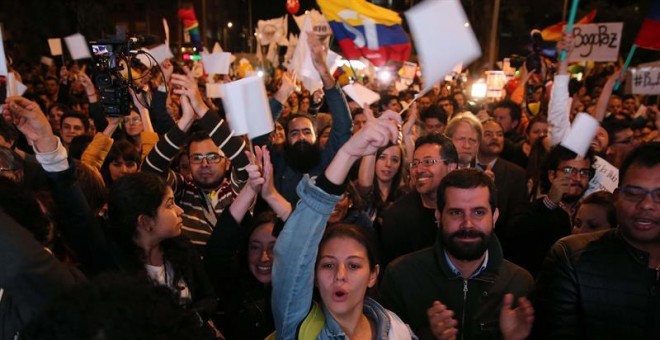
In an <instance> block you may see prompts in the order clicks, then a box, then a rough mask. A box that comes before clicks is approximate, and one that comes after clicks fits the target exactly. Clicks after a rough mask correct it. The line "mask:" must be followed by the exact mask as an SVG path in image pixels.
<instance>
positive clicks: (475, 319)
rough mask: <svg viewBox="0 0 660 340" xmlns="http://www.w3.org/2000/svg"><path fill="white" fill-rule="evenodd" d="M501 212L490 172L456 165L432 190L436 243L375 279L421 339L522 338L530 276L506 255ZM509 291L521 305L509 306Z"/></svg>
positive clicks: (528, 315)
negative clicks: (499, 233)
mask: <svg viewBox="0 0 660 340" xmlns="http://www.w3.org/2000/svg"><path fill="white" fill-rule="evenodd" d="M498 216H499V212H498V210H497V193H496V189H495V183H494V182H493V180H492V179H491V178H490V177H489V176H488V175H486V174H484V173H483V172H482V171H479V170H476V169H460V170H456V171H453V172H451V173H449V174H448V175H447V176H445V177H444V178H443V179H442V182H441V183H440V186H439V187H438V190H437V210H436V217H437V219H438V221H439V227H440V232H439V233H438V236H437V239H436V243H435V245H433V246H432V247H430V248H426V249H423V250H420V251H418V252H415V253H411V254H408V255H404V256H402V257H400V258H398V259H396V260H394V261H393V262H392V263H390V265H389V266H388V267H387V269H386V270H385V275H384V277H383V281H382V284H381V287H380V295H381V300H382V303H383V306H385V307H386V308H388V309H390V310H392V311H393V312H395V313H396V314H397V315H399V317H401V319H402V320H403V321H404V322H406V323H408V324H409V325H410V327H411V328H412V330H413V331H414V332H415V334H417V335H418V336H419V338H420V339H450V338H461V339H486V338H488V339H491V338H493V339H496V338H501V337H503V338H504V339H524V338H525V337H526V336H527V335H528V334H529V332H530V331H531V326H532V322H533V319H534V316H533V313H534V310H533V308H532V306H531V304H530V303H529V301H527V299H526V298H525V296H526V295H527V294H528V293H529V292H530V291H531V289H532V287H533V284H534V282H533V280H532V277H531V276H530V275H529V273H528V272H527V271H525V270H524V269H522V268H520V267H518V266H517V265H515V264H513V263H511V262H509V261H507V260H505V259H504V257H503V254H502V248H501V247H500V243H499V241H498V239H497V237H496V236H495V235H494V234H493V229H494V226H495V222H496V221H497V218H498ZM514 298H518V302H519V303H518V304H519V305H518V307H517V308H516V309H513V310H512V309H511V304H512V303H513V300H514ZM498 320H499V322H498Z"/></svg>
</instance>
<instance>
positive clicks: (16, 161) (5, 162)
mask: <svg viewBox="0 0 660 340" xmlns="http://www.w3.org/2000/svg"><path fill="white" fill-rule="evenodd" d="M23 164H24V161H23V159H22V158H21V157H20V156H19V155H18V154H17V153H16V152H15V151H14V150H11V149H7V148H5V147H4V146H0V165H1V166H2V167H4V168H9V169H12V170H21V169H23Z"/></svg>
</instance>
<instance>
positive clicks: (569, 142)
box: [561, 112, 599, 156]
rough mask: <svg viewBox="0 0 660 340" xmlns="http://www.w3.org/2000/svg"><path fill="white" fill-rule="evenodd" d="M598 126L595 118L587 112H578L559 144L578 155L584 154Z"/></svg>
mask: <svg viewBox="0 0 660 340" xmlns="http://www.w3.org/2000/svg"><path fill="white" fill-rule="evenodd" d="M598 126H599V123H598V121H597V120H596V118H594V117H592V116H590V115H589V114H588V113H584V112H580V113H578V114H577V116H576V117H575V120H573V124H572V125H571V131H569V132H568V134H566V136H565V137H564V140H562V141H561V145H563V146H565V147H566V148H568V149H569V150H571V151H573V152H575V153H577V154H578V155H580V156H584V155H586V154H587V150H589V146H591V142H592V141H593V140H594V136H596V129H597V128H598Z"/></svg>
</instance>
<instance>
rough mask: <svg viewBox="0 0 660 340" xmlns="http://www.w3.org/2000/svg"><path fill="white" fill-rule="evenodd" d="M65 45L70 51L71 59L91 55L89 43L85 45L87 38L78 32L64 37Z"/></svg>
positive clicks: (84, 57) (85, 57)
mask: <svg viewBox="0 0 660 340" xmlns="http://www.w3.org/2000/svg"><path fill="white" fill-rule="evenodd" d="M64 42H65V43H66V47H67V48H68V49H69V53H71V58H73V60H80V59H87V58H91V57H92V55H91V54H90V53H89V45H87V39H85V37H84V36H83V35H82V34H80V33H76V34H73V35H70V36H68V37H65V38H64Z"/></svg>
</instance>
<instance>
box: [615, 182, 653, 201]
mask: <svg viewBox="0 0 660 340" xmlns="http://www.w3.org/2000/svg"><path fill="white" fill-rule="evenodd" d="M619 192H620V193H621V196H622V197H623V198H624V199H625V200H628V201H632V202H640V201H643V200H644V198H646V195H651V198H652V199H653V202H655V203H660V188H658V189H654V190H646V189H644V188H640V187H632V186H624V187H621V188H619Z"/></svg>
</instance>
